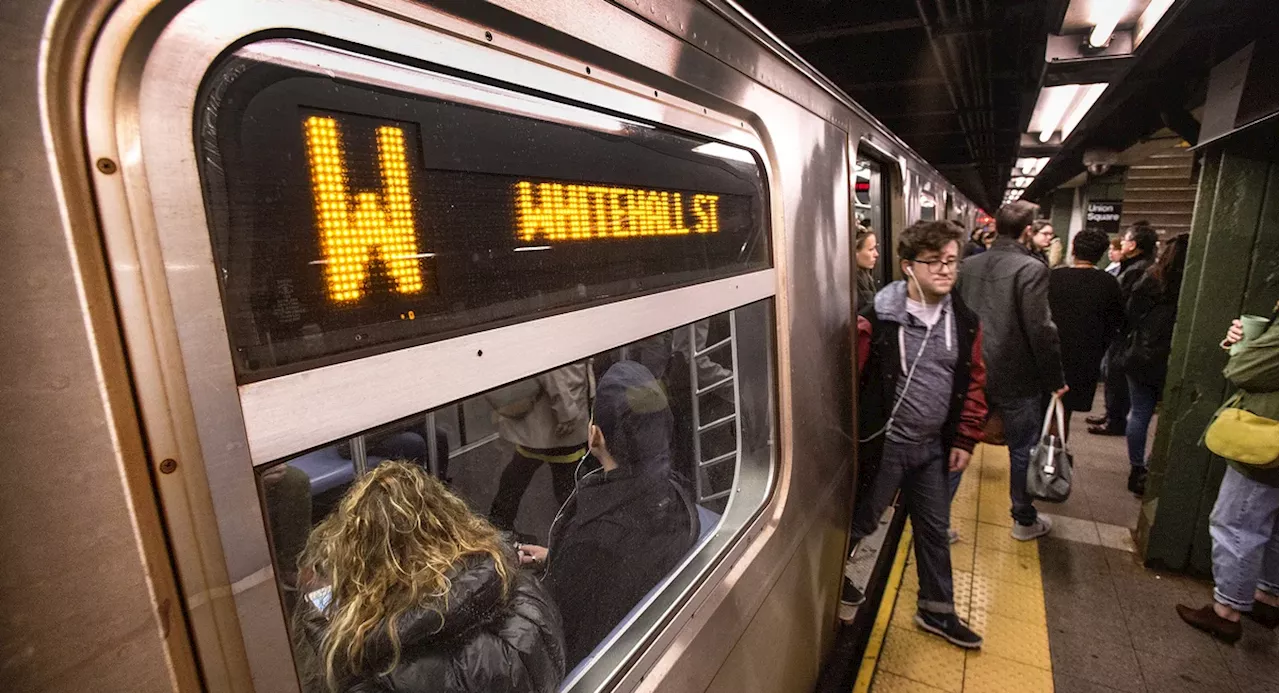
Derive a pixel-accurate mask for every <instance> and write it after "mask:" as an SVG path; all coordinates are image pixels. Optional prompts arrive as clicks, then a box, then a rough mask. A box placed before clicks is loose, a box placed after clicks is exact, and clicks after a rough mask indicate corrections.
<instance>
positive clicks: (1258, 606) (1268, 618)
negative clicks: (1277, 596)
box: [1246, 599, 1280, 630]
mask: <svg viewBox="0 0 1280 693" xmlns="http://www.w3.org/2000/svg"><path fill="white" fill-rule="evenodd" d="M1278 611H1280V610H1278V609H1277V608H1276V607H1274V606H1271V605H1270V604H1268V603H1266V602H1260V601H1258V600H1256V599H1255V600H1253V609H1252V610H1251V611H1249V612H1248V614H1246V615H1247V616H1248V617H1249V618H1251V619H1253V620H1254V622H1255V623H1259V624H1261V625H1262V626H1263V627H1264V628H1271V629H1273V630H1274V629H1275V627H1276V622H1277V621H1280V613H1278Z"/></svg>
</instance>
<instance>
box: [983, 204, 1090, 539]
mask: <svg viewBox="0 0 1280 693" xmlns="http://www.w3.org/2000/svg"><path fill="white" fill-rule="evenodd" d="M1039 210H1040V208H1039V207H1038V206H1037V205H1035V204H1032V203H1030V202H1027V201H1025V200H1018V201H1016V202H1012V203H1010V204H1007V205H1004V206H1003V207H1001V208H1000V211H998V212H996V234H997V237H996V241H995V243H994V244H992V246H991V250H989V251H987V252H985V253H983V254H981V255H978V256H975V257H971V258H969V259H968V260H965V262H964V263H963V264H962V265H961V266H960V276H959V279H958V291H959V293H960V297H961V298H962V299H964V302H965V304H966V305H968V306H970V307H972V308H973V310H975V311H977V313H978V315H979V316H980V317H981V318H982V329H983V333H984V334H985V337H986V339H985V341H984V343H983V347H982V357H983V359H984V360H985V361H986V362H987V363H988V364H990V370H989V372H988V374H987V400H988V401H989V402H990V404H991V409H992V411H995V412H998V413H999V414H1000V418H1001V419H1002V420H1003V421H1004V434H1005V439H1006V440H1007V441H1008V445H1009V499H1010V504H1011V505H1012V509H1011V510H1010V514H1011V515H1012V516H1013V520H1014V523H1013V530H1012V532H1011V534H1012V535H1013V538H1014V539H1017V540H1019V541H1030V540H1032V539H1035V538H1037V537H1042V536H1044V535H1046V534H1048V533H1049V530H1050V529H1051V528H1052V527H1053V525H1052V523H1051V522H1050V521H1049V518H1047V517H1040V516H1038V514H1037V513H1036V508H1035V506H1034V505H1032V502H1031V501H1032V499H1031V496H1030V495H1028V494H1027V465H1028V464H1029V462H1030V458H1031V448H1032V446H1034V445H1035V444H1036V439H1037V438H1039V436H1040V424H1041V417H1042V416H1043V415H1044V410H1043V408H1042V407H1043V404H1044V401H1045V398H1046V396H1047V395H1048V394H1049V393H1051V392H1056V393H1058V394H1062V393H1065V392H1066V391H1067V388H1066V386H1065V384H1064V382H1063V377H1062V351H1061V348H1060V346H1059V344H1058V328H1057V326H1055V325H1054V324H1053V319H1052V316H1051V315H1050V314H1049V268H1048V267H1047V266H1046V265H1045V263H1043V262H1041V261H1040V260H1039V259H1037V258H1036V256H1035V254H1034V252H1033V251H1032V250H1031V248H1030V246H1031V245H1032V244H1033V243H1034V241H1033V239H1034V237H1035V233H1036V229H1035V226H1034V223H1035V219H1036V214H1037V212H1039Z"/></svg>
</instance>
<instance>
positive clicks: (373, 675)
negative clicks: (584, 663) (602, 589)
mask: <svg viewBox="0 0 1280 693" xmlns="http://www.w3.org/2000/svg"><path fill="white" fill-rule="evenodd" d="M514 564H515V561H514V559H513V560H512V565H513V566H514ZM512 572H513V576H512V583H511V586H510V589H509V591H508V594H507V595H506V597H505V598H504V597H503V594H502V581H501V579H499V576H498V571H497V568H496V566H495V565H494V563H493V559H491V558H489V557H488V556H475V557H471V558H468V559H466V560H465V562H464V564H463V565H462V566H460V567H459V568H458V569H457V570H456V571H455V573H454V574H453V575H452V580H453V586H452V588H451V589H450V591H449V597H448V599H447V601H446V606H445V608H444V611H443V613H440V612H437V611H435V610H433V609H426V608H423V609H418V610H414V611H410V612H408V613H407V614H405V615H404V616H403V617H401V619H400V621H399V623H398V626H397V629H396V630H397V632H398V634H399V636H400V644H401V655H400V661H399V663H397V664H396V666H395V668H394V669H393V670H392V671H391V672H390V673H388V674H382V673H380V672H383V671H385V670H386V668H387V666H388V665H389V664H390V663H391V656H392V649H391V646H390V642H389V640H388V639H387V636H386V631H385V630H383V629H382V628H377V629H375V630H374V631H373V632H372V633H370V635H369V638H368V640H367V641H366V645H365V646H366V652H367V653H368V656H367V661H368V667H367V669H366V670H367V673H366V674H364V675H362V676H355V677H350V678H348V679H347V680H346V681H343V682H341V684H340V686H339V690H340V691H344V692H346V693H390V692H393V691H394V692H395V693H453V692H454V691H457V692H458V693H468V692H471V691H509V692H511V693H516V692H519V693H526V692H528V693H551V692H552V691H555V690H556V689H557V688H558V687H559V685H560V681H561V680H562V679H563V678H564V674H565V660H564V643H563V639H562V637H561V626H560V616H559V614H558V613H557V611H556V607H555V605H554V604H553V603H552V602H551V599H550V597H549V596H548V595H547V592H546V590H545V589H543V587H542V586H541V585H540V584H539V583H538V581H537V579H536V578H534V577H533V576H532V575H530V574H529V573H528V572H526V571H522V570H520V569H518V568H515V567H513V568H512ZM300 608H302V609H303V610H304V611H303V612H302V613H301V614H300V615H299V622H300V625H301V628H302V630H303V639H304V640H305V642H304V643H301V644H300V648H299V649H303V648H305V650H306V651H305V654H306V655H308V656H305V657H304V656H301V655H302V654H304V653H299V654H300V656H299V662H300V667H299V668H300V669H302V670H303V671H304V672H305V674H304V690H306V691H308V693H321V692H327V690H328V688H327V687H326V685H325V682H324V668H323V660H322V659H321V657H320V656H319V643H320V639H321V637H322V636H323V634H324V628H325V626H326V625H327V621H326V620H325V617H324V616H323V615H322V614H321V613H320V612H319V611H317V610H316V609H315V607H314V606H312V604H311V602H310V601H309V600H306V599H303V600H302V604H301V607H300ZM308 660H309V661H308Z"/></svg>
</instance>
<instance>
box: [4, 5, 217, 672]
mask: <svg viewBox="0 0 1280 693" xmlns="http://www.w3.org/2000/svg"><path fill="white" fill-rule="evenodd" d="M105 11H106V7H105V3H98V4H97V5H96V6H95V5H92V4H89V3H68V2H53V1H49V2H41V1H33V2H20V3H5V4H4V5H3V6H0V45H2V46H3V48H2V49H0V53H2V54H3V62H4V69H3V70H0V94H3V97H0V119H3V123H4V134H3V136H2V137H0V228H3V229H4V232H3V233H2V234H0V334H3V335H4V339H3V340H0V382H3V388H4V396H3V398H0V421H3V424H0V441H2V442H3V444H4V448H5V450H6V451H7V452H8V453H9V458H8V460H7V463H8V464H7V466H6V467H5V469H6V472H7V473H6V476H5V483H4V485H3V488H0V527H3V532H0V555H2V556H3V559H2V560H0V613H3V614H4V617H3V620H4V624H5V625H4V627H3V631H4V635H3V637H2V638H0V640H2V642H0V682H3V683H2V684H0V687H4V688H5V689H6V690H21V691H39V692H41V693H55V692H62V691H66V692H68V693H70V692H71V691H81V690H84V687H85V682H87V681H92V682H93V685H94V686H95V687H96V688H98V689H100V690H127V691H143V692H149V691H170V690H176V689H179V688H181V689H184V690H190V691H194V690H196V689H197V688H198V685H199V681H198V675H197V672H196V669H195V666H194V660H193V659H192V657H191V653H190V648H189V644H188V642H187V638H186V624H185V619H184V618H183V615H182V611H181V608H180V596H179V594H178V591H177V588H176V585H175V580H174V576H173V574H172V571H171V569H170V566H169V562H168V557H167V555H166V546H165V539H164V535H163V531H162V529H161V526H160V513H159V510H158V509H157V507H156V504H155V499H154V493H153V491H152V488H151V481H150V471H149V470H148V459H147V454H146V450H145V448H144V446H143V441H142V436H141V432H140V430H139V427H138V425H137V421H136V420H135V418H134V411H135V406H136V403H135V401H134V399H133V395H132V392H131V388H130V380H129V372H128V367H127V364H126V361H125V355H124V351H123V348H122V345H121V339H120V335H119V332H118V328H117V323H116V318H117V316H116V314H115V311H114V307H113V305H112V296H111V289H110V284H109V278H108V274H107V271H106V266H105V260H104V258H103V256H102V247H101V241H100V238H99V237H98V228H97V221H96V219H95V216H94V209H93V202H92V198H91V195H90V193H89V185H88V181H87V175H86V171H87V170H88V169H89V168H90V164H89V163H88V161H87V160H86V159H85V156H84V151H83V149H82V145H83V138H82V136H81V132H80V131H79V128H78V122H79V114H80V108H81V103H80V99H81V96H82V92H81V88H80V87H81V84H82V81H81V78H82V69H83V58H84V55H85V54H86V52H87V51H88V49H89V46H90V44H91V42H92V40H93V32H94V30H95V28H96V27H97V26H98V24H99V23H100V22H101V20H102V16H103V14H105Z"/></svg>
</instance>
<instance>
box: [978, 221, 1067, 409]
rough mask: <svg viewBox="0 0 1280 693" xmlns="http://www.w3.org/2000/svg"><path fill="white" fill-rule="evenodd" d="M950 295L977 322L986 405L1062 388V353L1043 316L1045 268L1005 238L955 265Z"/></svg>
mask: <svg viewBox="0 0 1280 693" xmlns="http://www.w3.org/2000/svg"><path fill="white" fill-rule="evenodd" d="M958 281H959V283H958V284H957V287H956V290H957V291H958V293H959V294H960V298H961V299H963V300H964V303H965V305H967V306H969V308H970V309H971V310H973V311H974V312H975V313H977V314H978V317H979V318H981V320H982V339H983V343H982V359H983V360H984V361H986V364H987V395H988V398H989V399H996V400H1000V399H1013V398H1018V397H1031V396H1034V395H1043V394H1045V393H1047V392H1052V391H1055V390H1058V389H1061V388H1062V384H1063V378H1062V349H1061V346H1060V345H1059V343H1058V328H1057V326H1056V325H1054V324H1053V316H1052V315H1051V314H1050V312H1049V268H1048V267H1047V266H1046V265H1045V264H1044V263H1043V262H1041V261H1040V260H1038V259H1036V257H1035V255H1034V254H1033V253H1032V252H1031V251H1030V250H1028V249H1027V248H1025V247H1023V246H1022V245H1020V244H1018V243H1017V242H1016V241H1014V240H1013V239H1011V238H1008V237H1004V236H1001V237H1000V238H997V239H996V242H995V243H994V244H992V246H991V249H990V250H988V251H987V252H985V253H983V254H981V255H972V256H970V257H968V258H967V259H965V260H964V262H961V263H960V276H959V280H958Z"/></svg>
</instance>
